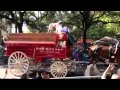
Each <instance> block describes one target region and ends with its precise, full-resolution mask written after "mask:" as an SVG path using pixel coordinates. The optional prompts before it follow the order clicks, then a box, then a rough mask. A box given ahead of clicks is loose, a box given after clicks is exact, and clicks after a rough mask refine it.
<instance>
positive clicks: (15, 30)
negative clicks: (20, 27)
mask: <svg viewBox="0 0 120 90" xmlns="http://www.w3.org/2000/svg"><path fill="white" fill-rule="evenodd" d="M17 32H18V31H17V24H15V33H17Z"/></svg>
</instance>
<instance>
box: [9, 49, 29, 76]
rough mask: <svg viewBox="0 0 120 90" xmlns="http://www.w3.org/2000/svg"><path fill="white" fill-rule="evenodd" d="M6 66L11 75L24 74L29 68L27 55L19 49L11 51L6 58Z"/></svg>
mask: <svg viewBox="0 0 120 90" xmlns="http://www.w3.org/2000/svg"><path fill="white" fill-rule="evenodd" d="M8 67H9V69H10V72H11V73H12V74H13V75H16V76H21V75H23V74H25V73H26V72H27V70H28V68H29V61H28V58H27V56H26V55H25V54H24V53H23V52H20V51H17V52H14V53H12V54H11V55H10V57H9V59H8Z"/></svg>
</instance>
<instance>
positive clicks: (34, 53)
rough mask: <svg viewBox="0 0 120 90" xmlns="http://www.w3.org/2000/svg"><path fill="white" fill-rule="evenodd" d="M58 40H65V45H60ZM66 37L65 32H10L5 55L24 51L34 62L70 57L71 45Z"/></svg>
mask: <svg viewBox="0 0 120 90" xmlns="http://www.w3.org/2000/svg"><path fill="white" fill-rule="evenodd" d="M60 41H66V42H65V43H66V44H65V47H61V46H60V45H59V44H60ZM67 41H68V37H67V35H66V34H64V35H63V36H62V38H61V39H60V36H59V35H58V34H48V33H34V34H33V33H29V34H28V33H27V34H25V33H24V34H10V35H9V37H8V39H7V40H6V41H5V43H6V48H7V49H6V53H5V55H6V56H8V57H9V56H10V55H11V54H12V53H14V52H15V51H21V52H24V53H25V54H26V55H27V56H28V57H31V58H34V59H35V62H40V61H42V60H45V59H48V58H49V59H52V58H55V60H56V59H58V58H59V59H64V58H67V57H70V52H71V46H69V45H68V44H67Z"/></svg>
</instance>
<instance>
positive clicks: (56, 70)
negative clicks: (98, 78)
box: [50, 61, 68, 77]
mask: <svg viewBox="0 0 120 90" xmlns="http://www.w3.org/2000/svg"><path fill="white" fill-rule="evenodd" d="M67 71H68V70H67V66H66V65H65V64H64V63H63V62H61V61H56V62H54V63H53V64H52V65H51V66H50V72H51V74H52V76H53V77H65V76H66V75H67Z"/></svg>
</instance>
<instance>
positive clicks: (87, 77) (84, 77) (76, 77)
mask: <svg viewBox="0 0 120 90" xmlns="http://www.w3.org/2000/svg"><path fill="white" fill-rule="evenodd" d="M50 79H101V76H75V77H58V78H50Z"/></svg>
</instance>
